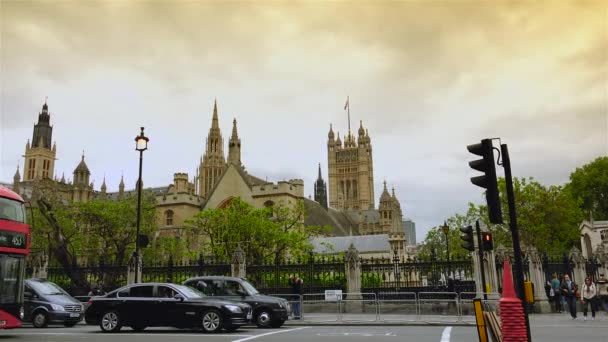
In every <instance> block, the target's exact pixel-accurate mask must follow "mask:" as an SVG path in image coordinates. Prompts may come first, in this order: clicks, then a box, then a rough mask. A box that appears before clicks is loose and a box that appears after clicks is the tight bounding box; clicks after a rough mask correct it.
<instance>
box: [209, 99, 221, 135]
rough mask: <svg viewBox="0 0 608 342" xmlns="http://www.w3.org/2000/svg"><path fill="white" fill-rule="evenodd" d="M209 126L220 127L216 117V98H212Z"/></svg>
mask: <svg viewBox="0 0 608 342" xmlns="http://www.w3.org/2000/svg"><path fill="white" fill-rule="evenodd" d="M211 128H217V129H219V128H220V123H219V119H218V117H217V98H216V99H215V100H213V118H212V119H211Z"/></svg>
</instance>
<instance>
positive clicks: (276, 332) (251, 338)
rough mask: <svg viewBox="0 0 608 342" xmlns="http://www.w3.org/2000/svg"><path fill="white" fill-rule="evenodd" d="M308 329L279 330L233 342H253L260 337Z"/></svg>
mask: <svg viewBox="0 0 608 342" xmlns="http://www.w3.org/2000/svg"><path fill="white" fill-rule="evenodd" d="M306 328H308V327H301V328H294V329H288V330H279V331H273V332H269V333H265V334H260V335H254V336H250V337H246V338H242V339H240V340H234V341H232V342H244V341H249V340H253V339H256V338H258V337H262V336H268V335H274V334H281V333H286V332H290V331H296V330H302V329H306Z"/></svg>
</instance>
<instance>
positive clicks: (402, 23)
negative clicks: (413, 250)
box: [0, 0, 608, 241]
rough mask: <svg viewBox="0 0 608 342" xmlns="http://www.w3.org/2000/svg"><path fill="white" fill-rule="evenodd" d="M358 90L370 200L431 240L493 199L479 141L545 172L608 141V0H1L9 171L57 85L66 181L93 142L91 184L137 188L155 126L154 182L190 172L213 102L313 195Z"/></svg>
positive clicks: (266, 164) (355, 118)
mask: <svg viewBox="0 0 608 342" xmlns="http://www.w3.org/2000/svg"><path fill="white" fill-rule="evenodd" d="M347 96H349V97H350V108H351V110H350V115H351V122H352V123H351V124H352V126H353V127H355V129H356V128H357V127H358V125H359V122H360V121H362V122H363V126H364V127H365V128H367V129H368V130H369V134H370V137H371V142H372V146H373V158H374V181H375V192H376V193H375V195H376V196H375V197H376V204H377V203H378V198H379V197H380V194H381V190H382V182H383V181H384V180H386V181H387V183H388V184H389V187H394V188H395V192H396V194H397V197H398V198H399V200H400V202H401V206H402V208H403V211H404V216H405V217H408V218H411V219H413V220H414V221H415V222H416V226H417V235H418V240H419V241H420V240H422V239H423V237H424V235H425V234H426V232H427V231H428V230H429V229H430V228H431V227H433V226H436V225H439V224H441V223H443V221H444V219H446V218H448V217H450V216H452V215H454V214H455V213H464V212H465V211H466V207H467V203H468V202H474V203H483V201H484V197H483V194H482V189H481V188H478V187H475V186H474V185H472V184H471V183H470V181H469V178H470V177H472V176H474V175H476V172H475V171H473V170H471V169H470V168H469V167H468V164H467V163H468V161H470V160H473V159H475V156H473V155H471V154H469V153H468V152H467V149H466V146H467V145H469V144H473V143H477V142H479V141H480V140H481V139H483V138H495V137H499V138H501V141H502V143H506V144H507V145H508V147H509V152H510V157H511V164H512V169H513V175H514V176H515V177H534V178H535V179H536V180H538V181H539V182H541V183H543V184H545V185H560V184H564V183H565V182H567V181H568V178H569V175H570V173H571V172H572V171H573V170H574V169H575V168H576V167H579V166H582V165H583V164H585V163H588V162H590V161H592V160H593V159H595V158H597V157H599V156H605V155H608V2H605V1H573V2H568V1H542V0H537V1H517V2H504V1H460V0H451V1H448V0H445V1H433V0H431V1H400V2H389V1H355V0H353V1H333V2H327V1H297V2H296V1H289V2H287V1H255V2H253V1H202V0H199V1H196V0H192V1H169V0H167V1H164V0H150V1H144V0H139V1H121V0H111V1H110V0H108V1H94V0H87V1H69V0H63V1H62V0H58V1H50V0H49V1H16V0H0V181H2V182H12V178H13V175H14V173H15V169H16V167H17V163H20V168H21V170H23V158H22V155H23V154H24V151H25V144H26V141H27V140H28V139H31V137H32V130H33V125H34V124H35V122H36V120H37V117H38V113H39V112H40V110H41V106H42V104H43V103H44V101H45V98H46V97H48V106H49V110H50V113H51V124H52V125H53V127H54V128H53V141H55V142H56V143H57V158H58V160H57V161H56V164H55V172H56V175H58V176H59V177H61V174H62V173H65V174H66V178H72V172H73V170H74V168H75V167H76V165H77V164H78V163H79V162H80V159H81V155H82V153H83V151H84V154H85V161H86V163H87V165H88V167H89V169H90V170H91V173H92V175H91V179H92V180H94V184H95V187H96V189H99V187H100V185H101V183H102V180H103V178H104V177H105V179H106V183H107V186H108V191H116V190H117V189H118V183H119V181H120V177H121V175H124V178H125V182H126V185H127V188H129V187H130V188H133V187H134V184H135V181H136V178H137V172H138V152H136V151H135V150H134V147H135V146H134V138H135V136H136V135H137V134H138V133H139V127H140V126H144V127H145V132H146V135H147V136H148V137H149V138H150V142H149V150H148V151H146V152H145V153H144V166H143V168H144V169H143V179H144V184H145V186H164V185H168V184H169V183H171V182H172V180H173V174H174V173H175V172H188V173H189V175H190V177H191V178H192V177H193V175H194V172H195V168H196V167H197V165H198V163H199V160H200V158H201V155H202V153H203V150H204V148H205V138H206V136H207V133H208V131H209V128H210V125H211V114H212V109H213V102H214V99H216V98H217V103H218V111H219V120H220V128H221V130H222V133H223V136H224V140H225V143H226V144H227V141H228V138H229V135H230V132H231V127H232V120H233V119H234V118H236V119H237V122H238V130H239V136H240V138H241V142H242V161H243V163H244V164H245V166H246V168H247V170H248V172H250V173H251V174H254V175H256V176H258V177H261V178H267V179H268V180H269V181H274V182H276V181H278V180H283V179H291V178H301V179H304V182H305V186H306V191H305V194H306V195H307V196H308V195H309V194H313V182H314V180H315V179H316V176H317V165H318V163H321V165H322V168H323V175H324V177H325V179H327V147H326V146H327V145H326V144H327V133H328V131H329V125H330V124H333V127H334V130H335V131H339V132H340V134H341V136H344V133H345V131H347V125H348V123H347V115H346V113H345V111H344V103H345V100H346V97H347ZM225 151H226V152H227V146H226V147H225ZM499 169H500V168H499ZM500 175H502V171H500V172H499V176H500Z"/></svg>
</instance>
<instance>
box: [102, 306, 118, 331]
mask: <svg viewBox="0 0 608 342" xmlns="http://www.w3.org/2000/svg"><path fill="white" fill-rule="evenodd" d="M99 327H100V328H101V330H102V331H103V332H117V331H119V330H120V328H122V324H121V322H120V316H118V312H116V311H108V312H106V313H104V314H103V316H101V322H100V323H99Z"/></svg>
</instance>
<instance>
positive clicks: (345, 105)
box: [344, 96, 348, 110]
mask: <svg viewBox="0 0 608 342" xmlns="http://www.w3.org/2000/svg"><path fill="white" fill-rule="evenodd" d="M346 108H348V96H347V97H346V103H345V104H344V110H346Z"/></svg>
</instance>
